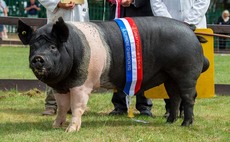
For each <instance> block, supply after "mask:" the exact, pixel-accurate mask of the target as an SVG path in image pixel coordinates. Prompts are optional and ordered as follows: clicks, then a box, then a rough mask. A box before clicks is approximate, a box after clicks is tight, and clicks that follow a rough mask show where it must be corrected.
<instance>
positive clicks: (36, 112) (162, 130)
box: [0, 92, 230, 142]
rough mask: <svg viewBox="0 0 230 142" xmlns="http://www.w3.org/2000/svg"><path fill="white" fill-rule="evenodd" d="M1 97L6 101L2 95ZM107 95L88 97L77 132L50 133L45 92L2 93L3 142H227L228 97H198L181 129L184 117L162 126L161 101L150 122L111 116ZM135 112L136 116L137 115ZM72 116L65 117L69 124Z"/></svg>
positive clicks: (0, 126)
mask: <svg viewBox="0 0 230 142" xmlns="http://www.w3.org/2000/svg"><path fill="white" fill-rule="evenodd" d="M3 96H4V97H3ZM110 100H111V93H106V94H92V96H91V97H90V100H89V103H88V108H87V111H86V113H85V114H84V115H83V117H82V128H81V129H80V131H79V132H74V133H65V132H64V129H53V128H52V123H53V120H54V118H55V116H41V112H42V110H43V108H44V94H42V95H38V96H33V97H29V96H26V95H22V94H14V93H13V92H10V93H6V92H0V141H1V142H8V141H9V142H12V141H15V142H229V140H230V98H229V97H227V96H217V97H214V98H211V99H197V101H196V105H195V110H194V112H195V122H194V125H193V126H190V127H181V126H180V124H181V122H182V119H178V121H177V122H176V123H174V124H166V123H165V121H166V119H165V118H163V117H162V116H163V114H164V102H163V100H153V103H154V107H153V110H152V112H153V113H154V114H155V117H154V118H148V117H139V116H138V114H136V115H135V119H138V120H145V121H147V122H148V124H144V123H137V122H135V121H133V120H131V119H130V118H127V117H126V116H109V115H108V113H109V112H110V111H111V110H112V109H113V106H112V104H111V102H110ZM136 113H137V112H136ZM69 117H70V115H68V120H69Z"/></svg>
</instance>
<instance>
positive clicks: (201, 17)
mask: <svg viewBox="0 0 230 142" xmlns="http://www.w3.org/2000/svg"><path fill="white" fill-rule="evenodd" d="M150 3H151V8H152V11H153V14H154V16H163V17H169V18H174V19H177V20H180V21H183V22H186V23H189V24H194V25H196V27H197V28H206V27H207V23H206V17H205V13H206V12H207V10H208V7H209V4H210V0H150Z"/></svg>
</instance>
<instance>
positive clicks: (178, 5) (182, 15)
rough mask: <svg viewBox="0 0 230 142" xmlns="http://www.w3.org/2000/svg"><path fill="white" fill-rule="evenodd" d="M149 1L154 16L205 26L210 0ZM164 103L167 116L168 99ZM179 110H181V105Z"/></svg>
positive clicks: (166, 115) (198, 26) (200, 26)
mask: <svg viewBox="0 0 230 142" xmlns="http://www.w3.org/2000/svg"><path fill="white" fill-rule="evenodd" d="M150 3H151V9H152V12H153V14H154V16H163V17H169V18H173V19H176V20H179V21H182V22H185V23H188V24H193V25H195V26H196V28H207V23H206V17H205V13H206V12H207V10H208V7H209V4H210V0H150ZM162 24H163V23H162ZM165 103H166V105H165V109H166V113H165V115H164V116H165V117H168V116H169V112H170V100H169V99H165ZM182 103H183V100H182ZM180 110H182V106H181V107H180ZM181 115H182V114H181Z"/></svg>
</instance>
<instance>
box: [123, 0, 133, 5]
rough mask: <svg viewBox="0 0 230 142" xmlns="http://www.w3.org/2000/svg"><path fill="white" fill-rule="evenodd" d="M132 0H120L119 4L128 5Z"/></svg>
mask: <svg viewBox="0 0 230 142" xmlns="http://www.w3.org/2000/svg"><path fill="white" fill-rule="evenodd" d="M132 2H133V0H122V1H121V5H122V6H123V7H129V6H130V4H132Z"/></svg>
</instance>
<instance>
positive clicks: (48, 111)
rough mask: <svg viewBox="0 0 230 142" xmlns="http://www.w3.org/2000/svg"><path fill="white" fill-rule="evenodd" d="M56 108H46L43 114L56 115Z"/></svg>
mask: <svg viewBox="0 0 230 142" xmlns="http://www.w3.org/2000/svg"><path fill="white" fill-rule="evenodd" d="M56 111H57V110H56V109H54V108H46V109H45V110H44V111H43V112H42V115H55V114H56Z"/></svg>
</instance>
